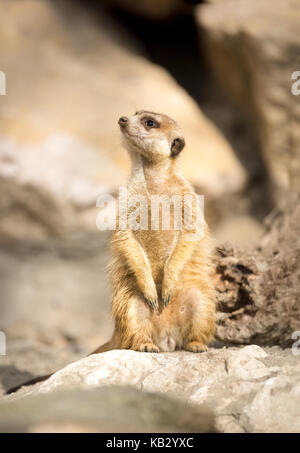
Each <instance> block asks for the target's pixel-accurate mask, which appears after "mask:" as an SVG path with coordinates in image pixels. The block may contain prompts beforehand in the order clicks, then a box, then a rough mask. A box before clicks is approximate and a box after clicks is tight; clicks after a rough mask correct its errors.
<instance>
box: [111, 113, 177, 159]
mask: <svg viewBox="0 0 300 453" xmlns="http://www.w3.org/2000/svg"><path fill="white" fill-rule="evenodd" d="M119 126H120V129H121V132H122V138H123V143H124V146H125V147H126V148H127V150H128V151H129V152H130V153H132V152H133V153H138V154H141V155H142V156H143V157H144V158H145V159H146V160H147V161H148V162H153V163H155V162H160V161H162V160H164V159H168V158H171V159H174V158H176V156H178V154H179V153H180V152H181V151H182V150H183V148H184V145H185V141H184V138H183V134H182V131H181V129H180V127H179V126H178V124H177V123H176V122H175V121H174V120H172V119H171V118H169V117H168V116H167V115H163V114H161V113H153V112H148V111H145V110H139V111H138V112H136V113H135V114H134V115H132V116H122V117H121V118H120V119H119Z"/></svg>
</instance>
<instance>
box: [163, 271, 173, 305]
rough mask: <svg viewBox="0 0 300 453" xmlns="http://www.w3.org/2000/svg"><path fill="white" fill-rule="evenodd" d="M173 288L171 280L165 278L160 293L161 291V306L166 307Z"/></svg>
mask: <svg viewBox="0 0 300 453" xmlns="http://www.w3.org/2000/svg"><path fill="white" fill-rule="evenodd" d="M174 286H175V285H174V282H173V281H172V279H170V278H167V277H166V276H165V277H164V279H163V283H162V291H161V297H162V304H163V306H164V307H167V306H168V304H169V302H170V300H171V297H172V295H173V292H174Z"/></svg>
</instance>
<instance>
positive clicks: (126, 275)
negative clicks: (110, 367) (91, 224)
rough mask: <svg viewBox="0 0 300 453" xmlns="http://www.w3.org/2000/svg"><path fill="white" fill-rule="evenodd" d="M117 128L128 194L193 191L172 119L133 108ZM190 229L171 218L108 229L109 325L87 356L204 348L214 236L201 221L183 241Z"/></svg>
mask: <svg viewBox="0 0 300 453" xmlns="http://www.w3.org/2000/svg"><path fill="white" fill-rule="evenodd" d="M119 126H120V130H121V135H122V140H123V144H124V146H125V148H126V149H127V151H128V152H129V156H130V159H131V165H132V170H131V174H130V177H129V181H128V184H127V192H128V196H134V195H137V194H139V195H141V194H142V195H143V196H145V197H146V199H147V200H149V199H150V198H151V197H152V196H153V195H156V196H164V195H167V196H170V197H172V196H173V195H180V196H181V197H183V196H184V195H186V194H191V195H193V196H195V192H194V190H193V188H192V186H191V184H190V183H189V182H188V181H187V180H186V179H185V178H184V177H183V175H182V173H181V171H180V166H179V156H180V153H181V152H182V150H183V148H184V146H185V140H184V137H183V133H182V130H181V129H180V127H179V125H178V124H177V123H176V121H174V120H173V119H171V118H170V117H168V116H167V115H164V114H158V113H154V112H149V111H144V110H140V111H138V112H136V113H135V114H134V115H132V116H123V117H121V118H120V119H119ZM151 206H152V205H151V203H149V204H148V213H149V214H150V215H151ZM128 212H129V214H130V210H129V211H128ZM129 214H128V215H129ZM173 218H174V214H173ZM189 235H190V231H187V229H185V228H184V227H183V228H182V229H181V230H179V231H178V230H176V229H175V228H174V224H173V225H170V229H169V230H168V231H166V230H163V229H159V230H152V229H151V227H150V228H148V229H145V230H142V229H140V230H136V231H134V230H133V229H130V228H129V227H128V228H126V229H120V228H117V229H116V231H114V232H113V234H112V238H111V254H112V258H111V263H110V280H111V289H112V301H111V311H112V317H113V320H114V323H115V326H114V332H113V336H112V338H111V340H110V341H109V342H108V343H105V344H104V345H102V346H100V347H99V348H98V349H96V350H95V351H94V352H93V354H96V353H100V352H104V351H108V350H111V349H133V350H136V351H142V352H164V351H174V350H176V349H184V350H186V351H191V352H201V351H205V350H206V349H207V345H208V343H209V342H210V341H211V340H212V338H213V335H214V329H215V307H216V303H215V299H216V298H215V290H214V286H213V281H212V253H213V240H212V238H211V235H210V233H209V230H208V227H207V225H206V224H205V223H204V235H203V236H202V237H201V238H199V239H197V240H190V236H189Z"/></svg>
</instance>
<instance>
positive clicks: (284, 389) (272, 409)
mask: <svg viewBox="0 0 300 453" xmlns="http://www.w3.org/2000/svg"><path fill="white" fill-rule="evenodd" d="M283 408H284V411H283ZM246 414H247V416H248V417H249V419H250V420H251V424H252V430H253V431H255V432H272V433H274V432H275V433H293V432H297V433H299V430H300V385H299V382H298V383H295V381H294V379H293V378H291V377H288V376H277V377H273V378H270V379H267V380H266V381H265V383H264V385H263V387H262V388H261V389H260V390H259V392H258V393H257V394H256V395H255V398H254V399H253V401H252V403H251V404H250V405H249V407H248V408H247V409H246Z"/></svg>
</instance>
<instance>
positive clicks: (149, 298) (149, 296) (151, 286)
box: [143, 279, 158, 311]
mask: <svg viewBox="0 0 300 453" xmlns="http://www.w3.org/2000/svg"><path fill="white" fill-rule="evenodd" d="M145 283H146V282H144V285H143V294H144V297H145V299H146V302H147V304H148V305H149V307H150V308H152V310H154V311H157V310H158V296H157V291H156V286H155V283H154V281H153V279H152V280H150V281H148V282H147V285H146V284H145Z"/></svg>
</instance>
